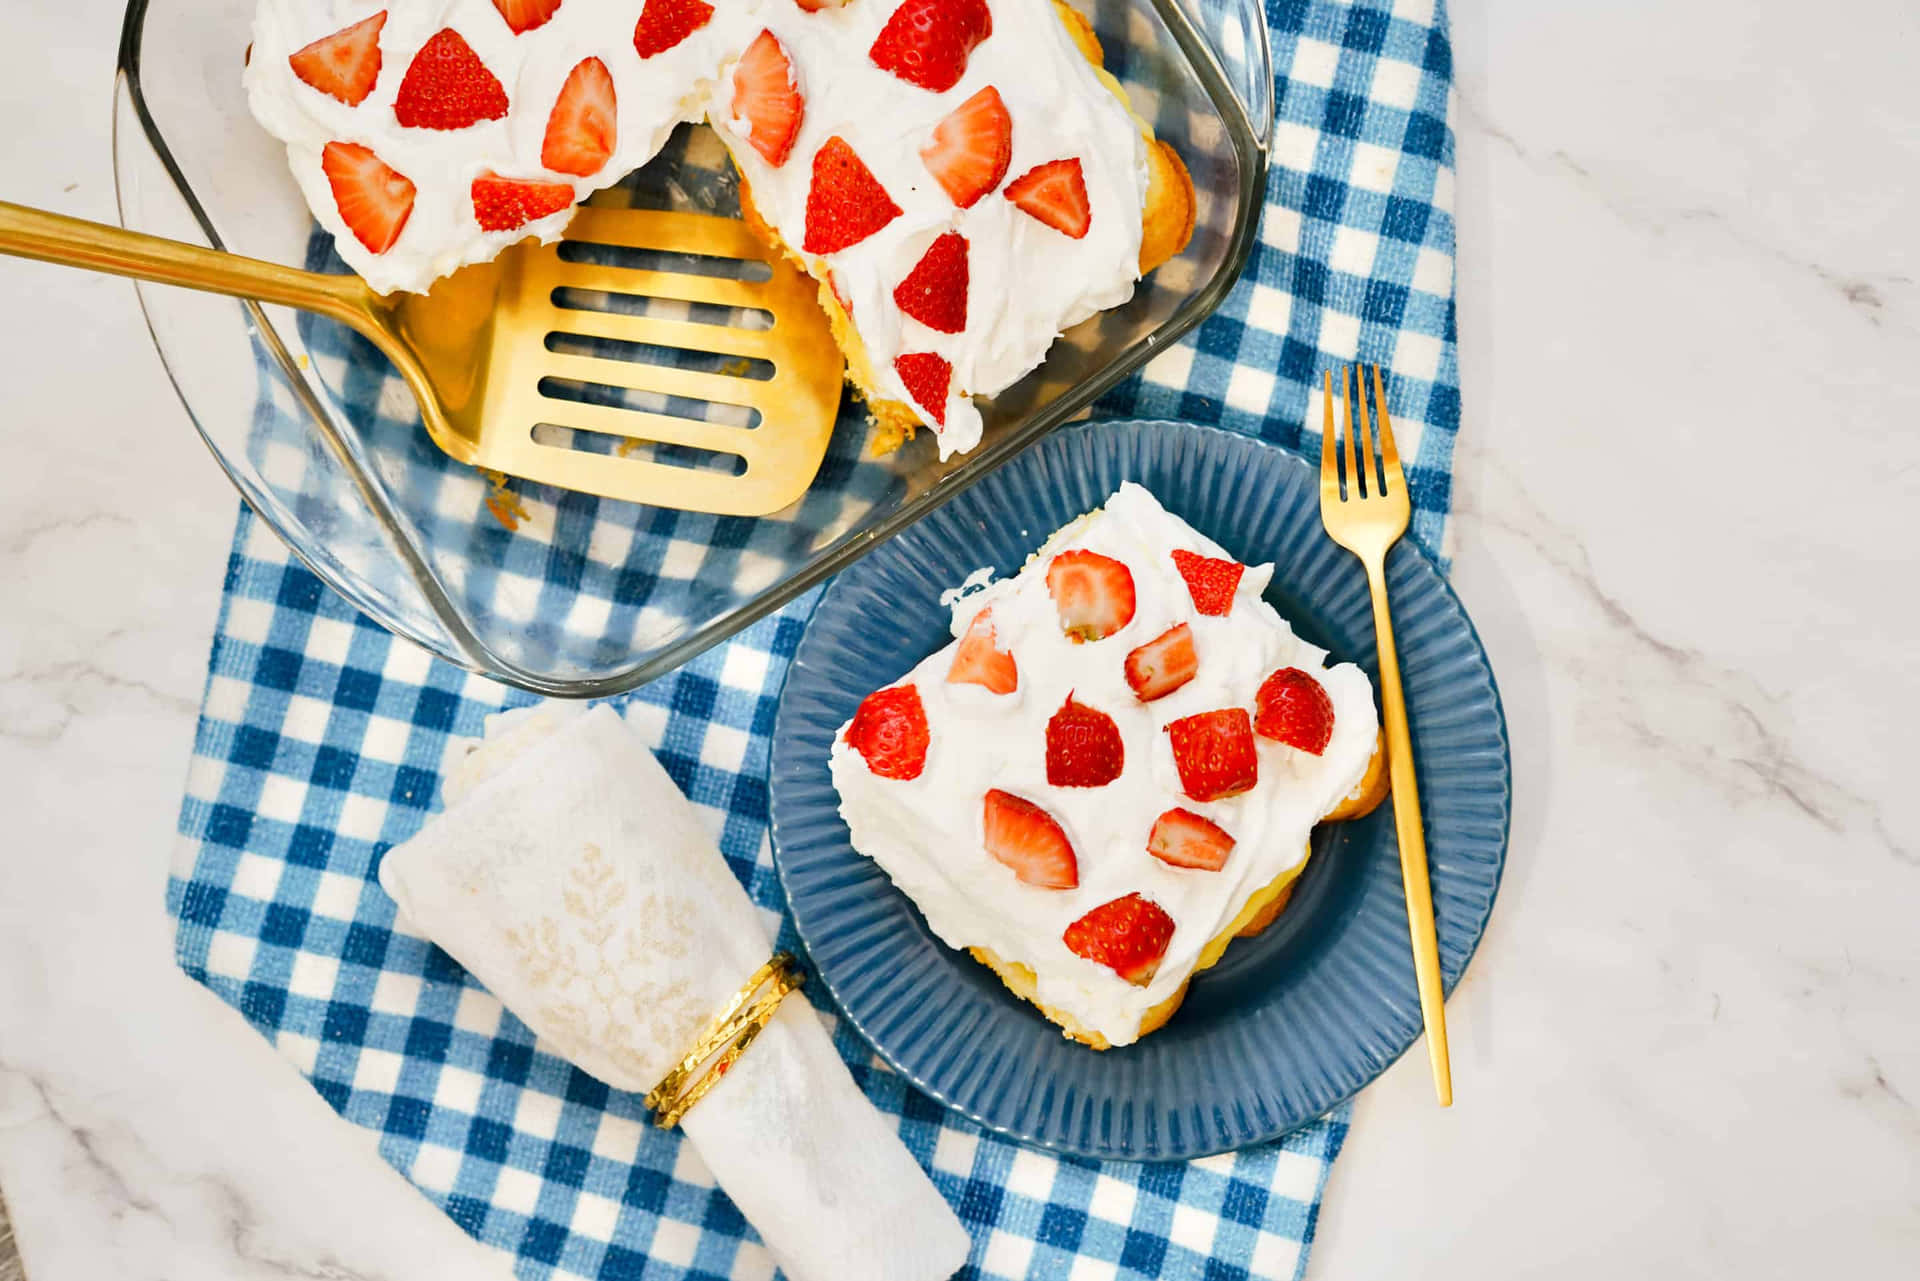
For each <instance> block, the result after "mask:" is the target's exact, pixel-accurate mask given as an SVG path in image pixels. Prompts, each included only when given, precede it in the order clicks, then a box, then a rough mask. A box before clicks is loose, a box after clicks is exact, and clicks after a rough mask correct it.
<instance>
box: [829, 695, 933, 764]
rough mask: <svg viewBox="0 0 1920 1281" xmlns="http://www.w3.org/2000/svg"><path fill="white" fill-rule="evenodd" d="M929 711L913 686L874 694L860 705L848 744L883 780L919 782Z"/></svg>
mask: <svg viewBox="0 0 1920 1281" xmlns="http://www.w3.org/2000/svg"><path fill="white" fill-rule="evenodd" d="M929 741H930V736H929V735H928V733H927V709H926V708H925V707H923V706H922V705H921V703H920V691H919V690H917V689H915V688H914V687H913V686H911V685H894V686H892V687H890V688H888V689H882V690H875V691H874V692H873V693H871V694H869V695H867V696H866V697H865V698H864V699H862V700H861V701H860V709H859V710H858V711H856V712H855V713H854V714H853V722H852V723H851V724H850V725H848V726H847V743H848V744H849V745H850V746H851V747H852V748H853V750H854V751H856V752H858V753H860V755H861V756H863V757H865V758H866V762H867V768H868V769H870V770H872V771H873V772H874V773H876V774H878V775H879V776H880V777H881V778H896V779H901V780H903V781H904V780H906V779H911V778H919V777H920V771H921V770H923V769H925V768H926V767H927V744H928V742H929Z"/></svg>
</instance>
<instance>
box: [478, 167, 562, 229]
mask: <svg viewBox="0 0 1920 1281" xmlns="http://www.w3.org/2000/svg"><path fill="white" fill-rule="evenodd" d="M472 196H473V216H474V217H475V218H476V219H478V220H479V223H480V227H481V229H482V230H483V231H512V230H513V229H514V228H515V227H524V226H526V225H527V224H528V223H530V222H533V221H535V220H536V219H539V218H545V217H546V216H547V215H549V214H556V213H559V212H560V211H561V210H562V209H566V208H569V207H570V206H571V205H572V204H573V186H572V184H570V183H565V182H541V181H540V180H539V179H537V178H502V177H501V176H500V175H499V174H497V173H494V172H493V171H492V170H488V171H487V172H485V173H482V174H481V175H480V176H479V177H478V178H475V179H474V180H473V189H472Z"/></svg>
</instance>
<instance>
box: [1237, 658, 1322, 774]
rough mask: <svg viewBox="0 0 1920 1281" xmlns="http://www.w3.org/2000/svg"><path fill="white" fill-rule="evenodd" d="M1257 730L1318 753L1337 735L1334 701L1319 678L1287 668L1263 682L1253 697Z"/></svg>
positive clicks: (1305, 750) (1254, 725)
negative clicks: (1335, 733)
mask: <svg viewBox="0 0 1920 1281" xmlns="http://www.w3.org/2000/svg"><path fill="white" fill-rule="evenodd" d="M1253 709H1254V715H1253V732H1254V733H1256V734H1258V735H1260V737H1262V738H1271V739H1274V740H1276V741H1278V742H1282V743H1285V744H1287V745H1288V746H1290V747H1297V748H1299V749H1300V750H1301V751H1303V752H1308V753H1311V754H1312V755H1314V756H1318V755H1320V754H1321V753H1322V752H1324V751H1326V750H1327V743H1328V742H1329V741H1330V740H1331V739H1332V738H1333V700H1332V699H1331V698H1328V697H1327V691H1326V688H1325V687H1324V686H1322V685H1321V684H1320V682H1319V681H1317V680H1315V679H1314V678H1313V677H1311V676H1309V675H1308V674H1307V673H1305V672H1303V671H1301V670H1300V669H1299V668H1297V667H1283V668H1281V669H1280V670H1279V671H1277V672H1275V673H1274V674H1273V675H1271V676H1269V677H1267V679H1266V680H1264V681H1262V682H1260V690H1259V692H1258V693H1257V694H1255V695H1254V696H1253Z"/></svg>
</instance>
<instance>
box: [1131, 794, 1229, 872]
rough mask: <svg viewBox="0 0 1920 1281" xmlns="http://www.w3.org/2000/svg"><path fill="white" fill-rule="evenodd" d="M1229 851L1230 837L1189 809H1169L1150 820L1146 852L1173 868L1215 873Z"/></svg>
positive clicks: (1223, 865) (1214, 824)
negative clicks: (1150, 829) (1150, 828)
mask: <svg viewBox="0 0 1920 1281" xmlns="http://www.w3.org/2000/svg"><path fill="white" fill-rule="evenodd" d="M1232 852H1233V838H1232V837H1231V836H1228V835H1227V834H1226V832H1225V831H1224V830H1222V829H1221V828H1220V826H1219V825H1218V824H1216V823H1212V822H1209V821H1208V820H1206V819H1204V818H1202V817H1201V816H1200V815H1198V814H1196V813H1194V812H1193V811H1192V810H1185V809H1170V810H1168V811H1167V812H1166V813H1164V814H1162V815H1161V816H1160V817H1159V818H1156V819H1154V820H1153V831H1152V832H1150V833H1148V835H1147V853H1149V854H1151V855H1153V856H1154V857H1155V858H1157V859H1159V860H1160V861H1161V862H1162V863H1168V864H1171V865H1172V866H1174V867H1194V868H1199V869H1201V870H1202V871H1207V872H1217V871H1219V870H1220V869H1221V868H1223V867H1225V866H1226V865H1227V855H1229V854H1231V853H1232Z"/></svg>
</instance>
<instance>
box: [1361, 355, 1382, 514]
mask: <svg viewBox="0 0 1920 1281" xmlns="http://www.w3.org/2000/svg"><path fill="white" fill-rule="evenodd" d="M1353 381H1354V384H1355V390H1356V391H1358V392H1359V393H1360V394H1359V396H1358V397H1357V399H1358V401H1359V404H1360V431H1359V437H1360V440H1359V449H1360V475H1361V477H1362V478H1363V479H1364V480H1365V481H1366V482H1367V497H1368V498H1379V497H1380V496H1381V495H1383V494H1385V493H1386V492H1387V486H1386V482H1385V481H1384V480H1382V479H1381V477H1380V472H1379V470H1378V469H1379V466H1380V464H1379V458H1378V454H1377V452H1376V449H1375V445H1374V442H1375V436H1374V431H1373V414H1372V412H1371V411H1370V410H1369V409H1368V407H1367V370H1366V366H1364V365H1355V366H1354V367H1353Z"/></svg>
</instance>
